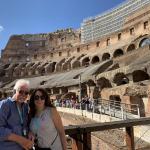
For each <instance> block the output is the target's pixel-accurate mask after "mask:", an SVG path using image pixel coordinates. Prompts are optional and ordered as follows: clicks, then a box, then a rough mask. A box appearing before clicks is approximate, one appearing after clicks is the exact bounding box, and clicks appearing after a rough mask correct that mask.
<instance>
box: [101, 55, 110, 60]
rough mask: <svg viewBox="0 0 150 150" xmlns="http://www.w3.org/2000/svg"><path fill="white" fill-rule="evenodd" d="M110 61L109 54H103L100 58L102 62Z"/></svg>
mask: <svg viewBox="0 0 150 150" xmlns="http://www.w3.org/2000/svg"><path fill="white" fill-rule="evenodd" d="M108 59H110V54H109V53H104V54H103V56H102V61H105V60H108Z"/></svg>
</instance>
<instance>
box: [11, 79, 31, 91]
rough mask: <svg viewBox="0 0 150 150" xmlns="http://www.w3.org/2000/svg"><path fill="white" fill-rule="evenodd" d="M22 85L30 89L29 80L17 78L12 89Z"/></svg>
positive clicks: (17, 88)
mask: <svg viewBox="0 0 150 150" xmlns="http://www.w3.org/2000/svg"><path fill="white" fill-rule="evenodd" d="M22 86H26V87H27V88H28V89H30V82H29V81H28V80H25V79H19V80H17V82H16V84H15V86H14V90H19V89H20V88H21V87H22Z"/></svg>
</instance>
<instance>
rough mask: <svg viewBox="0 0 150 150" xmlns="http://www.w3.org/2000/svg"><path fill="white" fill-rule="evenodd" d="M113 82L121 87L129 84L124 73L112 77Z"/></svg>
mask: <svg viewBox="0 0 150 150" xmlns="http://www.w3.org/2000/svg"><path fill="white" fill-rule="evenodd" d="M113 82H114V83H115V84H116V85H117V86H119V85H123V84H128V83H129V79H128V78H127V76H126V75H125V74H124V73H117V74H116V75H115V76H114V79H113Z"/></svg>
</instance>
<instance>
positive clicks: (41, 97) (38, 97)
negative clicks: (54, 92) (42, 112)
mask: <svg viewBox="0 0 150 150" xmlns="http://www.w3.org/2000/svg"><path fill="white" fill-rule="evenodd" d="M39 99H40V100H45V96H43V95H42V96H39V95H35V96H34V100H36V101H37V100H39Z"/></svg>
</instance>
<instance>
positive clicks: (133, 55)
mask: <svg viewBox="0 0 150 150" xmlns="http://www.w3.org/2000/svg"><path fill="white" fill-rule="evenodd" d="M149 60H150V0H127V1H125V2H123V3H121V4H120V5H118V6H117V7H115V8H113V9H111V10H108V11H106V12H104V13H102V14H99V15H97V16H95V17H91V18H87V19H85V20H83V22H82V23H81V27H80V28H79V29H72V28H68V29H62V30H57V31H55V32H52V33H40V34H23V35H12V36H11V37H10V38H9V40H8V43H7V45H6V46H5V48H4V49H3V50H2V53H1V59H0V77H1V78H0V86H1V96H2V93H7V94H9V93H11V91H12V88H13V86H14V83H15V81H16V80H17V79H19V78H28V79H29V80H30V81H31V83H32V85H31V86H32V89H34V88H36V87H42V88H45V89H46V90H47V91H48V93H49V95H50V97H51V98H52V99H56V98H61V97H67V96H68V97H69V96H70V95H75V96H76V97H78V98H79V99H81V98H82V97H85V96H88V97H89V98H90V99H91V100H93V99H99V100H100V99H107V100H112V101H118V102H119V103H128V104H138V106H139V108H140V116H148V114H149V109H148V108H150V101H148V99H149V83H150V62H149Z"/></svg>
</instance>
